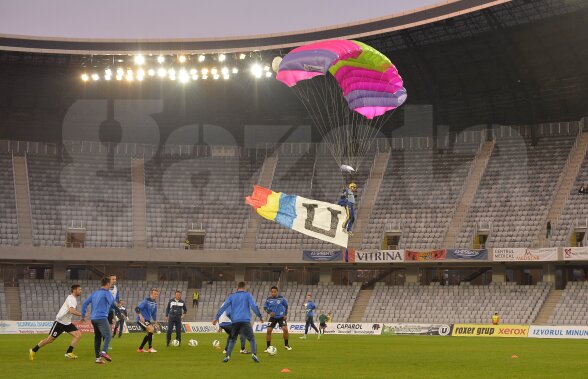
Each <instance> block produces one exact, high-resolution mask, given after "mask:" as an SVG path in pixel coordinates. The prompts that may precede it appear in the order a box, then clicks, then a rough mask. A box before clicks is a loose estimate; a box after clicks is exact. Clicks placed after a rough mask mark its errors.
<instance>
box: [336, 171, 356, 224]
mask: <svg viewBox="0 0 588 379" xmlns="http://www.w3.org/2000/svg"><path fill="white" fill-rule="evenodd" d="M356 192H357V184H355V183H353V182H352V183H349V185H348V186H347V188H345V189H343V193H342V194H341V198H340V199H339V201H338V202H337V204H339V205H341V206H342V207H345V214H346V217H345V221H344V222H343V232H345V233H347V234H349V235H351V234H353V233H352V229H353V223H354V222H355V208H354V207H355V193H356Z"/></svg>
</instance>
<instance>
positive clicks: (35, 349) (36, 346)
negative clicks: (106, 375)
mask: <svg viewBox="0 0 588 379" xmlns="http://www.w3.org/2000/svg"><path fill="white" fill-rule="evenodd" d="M268 346H269V345H268ZM39 349H40V347H39V345H35V347H33V352H35V353H36V352H37V351H39Z"/></svg>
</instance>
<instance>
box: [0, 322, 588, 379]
mask: <svg viewBox="0 0 588 379" xmlns="http://www.w3.org/2000/svg"><path fill="white" fill-rule="evenodd" d="M298 337H299V335H292V338H291V340H290V345H291V346H292V347H293V350H292V351H286V350H285V349H284V348H283V340H282V338H281V335H277V336H275V338H274V341H273V345H274V346H276V347H277V348H278V354H277V355H276V356H273V357H270V356H268V355H267V354H265V353H263V352H262V351H263V349H265V338H264V336H263V335H257V341H258V345H259V346H260V352H259V353H258V356H259V357H260V359H261V363H259V364H257V363H254V362H253V361H252V360H251V358H250V356H249V355H242V354H239V352H238V351H236V352H234V353H233V356H232V358H231V361H230V362H229V363H222V362H221V360H222V357H223V354H222V352H221V351H219V350H216V349H214V348H213V347H212V341H213V340H214V339H218V340H220V341H221V342H222V343H223V344H224V341H225V335H224V334H220V333H219V334H185V335H184V341H183V345H182V346H181V347H179V348H172V347H169V348H166V347H165V337H164V335H155V336H154V340H153V341H154V348H155V349H157V350H158V353H156V354H147V353H136V352H135V350H136V349H137V346H138V345H139V343H140V341H141V340H142V338H143V335H142V334H126V335H123V337H122V338H121V339H118V338H116V339H115V340H114V342H113V349H112V350H110V356H111V357H112V359H113V362H112V363H107V364H106V365H103V366H99V365H96V364H95V363H94V353H93V335H90V334H84V335H83V337H82V340H81V341H80V344H79V345H78V347H77V348H76V349H75V351H74V352H75V353H76V354H77V355H78V356H79V359H77V360H68V359H66V358H65V357H64V353H65V350H66V348H67V346H68V343H69V336H65V335H64V336H61V337H59V338H58V339H57V341H55V342H54V343H53V344H52V345H48V346H46V347H44V348H42V349H41V350H40V351H39V352H38V353H37V357H36V359H35V361H32V362H31V361H29V358H28V349H29V348H30V347H32V346H34V345H35V344H36V343H37V341H38V340H39V339H41V338H42V336H41V335H19V336H8V335H2V336H0V346H1V348H0V370H1V371H0V372H1V373H2V377H4V378H44V379H47V378H73V377H75V378H81V379H87V378H180V377H186V378H187V377H199V378H220V379H225V378H323V379H324V378H336V379H340V378H492V379H496V378H525V379H528V378H566V379H569V378H588V345H587V343H588V341H579V340H539V339H525V338H510V339H509V338H469V337H412V336H411V337H409V336H336V335H326V336H323V337H322V338H321V339H320V340H317V339H316V335H315V334H311V335H309V336H308V337H309V338H308V339H307V340H300V339H299V338H298ZM190 338H194V339H196V340H198V343H199V345H198V347H189V346H187V342H188V339H190ZM237 347H238V346H237ZM247 348H248V349H249V346H247ZM513 355H516V356H518V358H512V356H513ZM284 368H288V369H289V370H290V372H289V373H281V372H280V371H281V370H282V369H284Z"/></svg>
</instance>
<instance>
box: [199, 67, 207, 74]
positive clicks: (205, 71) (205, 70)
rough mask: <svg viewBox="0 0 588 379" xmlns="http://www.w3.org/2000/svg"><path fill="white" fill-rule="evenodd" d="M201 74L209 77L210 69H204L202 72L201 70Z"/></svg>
mask: <svg viewBox="0 0 588 379" xmlns="http://www.w3.org/2000/svg"><path fill="white" fill-rule="evenodd" d="M200 72H201V73H202V75H208V69H207V68H203V69H202V70H200Z"/></svg>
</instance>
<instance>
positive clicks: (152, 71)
mask: <svg viewBox="0 0 588 379" xmlns="http://www.w3.org/2000/svg"><path fill="white" fill-rule="evenodd" d="M147 75H149V76H155V70H154V69H152V68H150V69H149V70H148V71H147Z"/></svg>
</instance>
